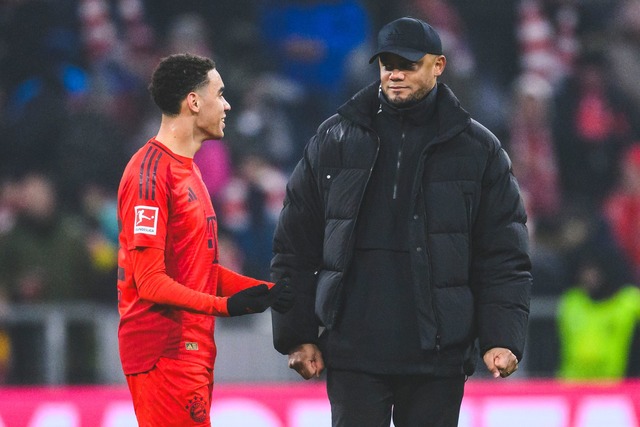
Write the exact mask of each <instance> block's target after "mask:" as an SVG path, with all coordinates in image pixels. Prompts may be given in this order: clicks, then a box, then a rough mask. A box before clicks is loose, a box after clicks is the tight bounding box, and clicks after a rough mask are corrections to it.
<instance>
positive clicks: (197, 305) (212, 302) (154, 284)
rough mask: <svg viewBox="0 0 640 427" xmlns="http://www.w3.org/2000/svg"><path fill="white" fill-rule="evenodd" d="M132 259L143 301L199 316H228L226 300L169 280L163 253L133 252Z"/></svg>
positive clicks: (134, 274) (153, 249)
mask: <svg viewBox="0 0 640 427" xmlns="http://www.w3.org/2000/svg"><path fill="white" fill-rule="evenodd" d="M131 259H132V264H133V278H134V280H135V283H136V287H137V289H138V295H139V296H140V298H141V299H144V300H146V301H150V302H153V303H155V304H164V305H172V306H176V307H180V308H183V309H185V310H188V311H192V312H196V313H204V314H211V315H214V316H229V311H228V309H227V298H226V297H218V296H213V295H209V294H207V293H204V292H198V291H195V290H193V289H190V288H187V287H186V286H184V285H182V284H180V283H178V282H176V281H175V280H173V279H172V278H171V277H169V276H168V275H167V273H166V268H165V264H164V251H163V250H162V249H157V248H138V249H134V250H132V251H131Z"/></svg>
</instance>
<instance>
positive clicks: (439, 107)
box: [338, 80, 471, 141]
mask: <svg viewBox="0 0 640 427" xmlns="http://www.w3.org/2000/svg"><path fill="white" fill-rule="evenodd" d="M379 88H380V81H379V80H378V81H376V82H373V83H371V84H370V85H369V86H367V87H365V88H364V89H362V90H360V91H359V92H358V93H356V94H355V95H354V96H353V97H352V98H351V99H349V100H348V101H347V102H345V103H344V104H343V105H342V106H340V108H338V114H339V115H340V116H342V117H344V118H346V119H348V120H351V121H353V122H355V123H356V124H358V125H361V126H364V127H366V128H369V129H372V128H373V118H374V117H375V115H376V113H377V112H378V110H379V108H380V99H379V98H378V90H379ZM435 102H436V112H435V114H436V120H437V123H438V137H437V140H439V141H440V140H447V139H449V138H452V137H453V136H455V135H457V134H458V133H460V132H462V131H463V130H464V129H465V128H466V127H467V126H469V124H470V123H471V116H470V115H469V113H468V112H467V111H466V110H464V109H463V108H462V107H461V106H460V101H458V98H456V96H455V95H454V94H453V92H452V91H451V89H449V87H448V86H447V85H446V84H444V83H438V87H437V93H436V101H435Z"/></svg>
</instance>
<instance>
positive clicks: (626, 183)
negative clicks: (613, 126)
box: [603, 143, 640, 283]
mask: <svg viewBox="0 0 640 427" xmlns="http://www.w3.org/2000/svg"><path fill="white" fill-rule="evenodd" d="M620 163H621V165H620V169H621V176H620V180H619V182H618V183H617V185H616V187H615V188H614V189H613V191H612V192H611V193H610V194H609V195H608V196H607V198H606V200H605V202H604V206H603V211H604V215H605V218H606V219H607V220H608V222H609V226H610V228H611V230H612V233H613V236H614V238H615V239H616V241H617V243H618V245H619V246H620V248H621V249H622V250H623V252H624V254H625V255H626V257H627V259H628V260H629V262H630V263H631V266H632V269H633V272H634V280H635V282H636V283H640V144H639V143H635V144H633V145H632V146H630V147H629V148H628V149H627V151H626V152H625V154H624V156H623V157H622V159H621V162H620Z"/></svg>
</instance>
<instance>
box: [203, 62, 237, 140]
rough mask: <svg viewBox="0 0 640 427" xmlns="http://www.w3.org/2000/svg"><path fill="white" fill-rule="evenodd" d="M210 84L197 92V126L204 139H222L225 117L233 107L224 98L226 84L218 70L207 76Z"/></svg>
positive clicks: (210, 72)
mask: <svg viewBox="0 0 640 427" xmlns="http://www.w3.org/2000/svg"><path fill="white" fill-rule="evenodd" d="M207 75H208V77H209V83H207V84H206V85H205V86H203V87H202V88H200V89H198V90H197V91H196V94H197V99H196V100H195V101H194V102H195V107H196V108H197V110H198V115H197V118H196V123H195V126H196V128H197V129H198V131H199V132H201V133H203V134H204V139H221V138H222V137H223V136H224V127H225V117H226V116H227V111H229V110H231V105H229V103H228V102H227V100H226V99H225V98H224V96H223V92H224V83H223V82H222V77H220V73H218V71H217V70H216V69H213V70H211V71H209V73H208V74H207Z"/></svg>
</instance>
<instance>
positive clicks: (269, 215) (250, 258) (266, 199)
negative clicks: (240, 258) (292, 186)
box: [220, 154, 287, 278]
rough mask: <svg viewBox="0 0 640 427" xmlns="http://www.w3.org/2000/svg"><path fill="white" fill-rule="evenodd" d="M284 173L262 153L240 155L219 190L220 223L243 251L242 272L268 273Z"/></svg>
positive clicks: (254, 275) (265, 274)
mask: <svg viewBox="0 0 640 427" xmlns="http://www.w3.org/2000/svg"><path fill="white" fill-rule="evenodd" d="M286 184H287V177H286V175H285V174H284V173H282V171H280V170H279V169H278V168H276V167H275V166H274V165H273V164H271V163H270V162H269V161H268V160H266V159H265V158H264V157H262V156H259V155H254V154H246V155H244V156H243V157H242V158H241V159H240V162H239V165H238V169H237V174H236V175H235V176H234V177H233V178H232V179H231V181H230V182H229V184H228V185H227V187H226V188H225V189H224V191H223V194H222V200H221V202H222V205H221V209H220V212H221V213H220V218H221V220H220V225H221V227H222V228H223V230H225V231H226V232H228V233H230V235H232V236H233V237H234V239H235V240H236V242H238V246H239V247H240V249H241V250H242V252H243V253H244V254H245V259H244V266H243V267H244V268H243V270H242V273H243V274H245V275H248V276H252V277H256V278H268V277H269V265H270V262H271V257H272V250H271V245H272V240H273V232H274V230H275V225H276V223H277V220H278V216H279V214H280V210H281V209H282V203H283V201H284V195H285V191H286Z"/></svg>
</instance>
